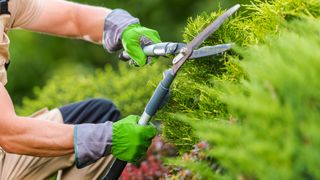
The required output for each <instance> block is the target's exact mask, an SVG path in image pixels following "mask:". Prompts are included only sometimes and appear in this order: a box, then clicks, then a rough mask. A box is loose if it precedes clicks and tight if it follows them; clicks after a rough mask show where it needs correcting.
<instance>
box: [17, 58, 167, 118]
mask: <svg viewBox="0 0 320 180" xmlns="http://www.w3.org/2000/svg"><path fill="white" fill-rule="evenodd" d="M77 69H78V68H74V67H67V70H60V71H57V72H56V75H55V76H54V77H53V78H52V79H50V80H49V81H48V83H47V85H46V86H45V87H44V88H42V89H39V88H36V89H35V95H36V98H35V99H30V98H25V99H24V100H23V105H24V106H23V107H22V108H21V107H20V108H18V112H19V113H21V114H25V115H27V114H31V113H32V112H34V111H36V110H38V109H40V108H43V107H44V106H46V107H49V108H55V107H59V106H63V105H66V104H68V103H73V102H76V101H81V100H84V99H87V98H98V97H103V98H108V99H111V100H113V101H114V102H115V104H116V105H117V106H118V108H119V109H120V110H121V112H122V115H128V114H137V115H139V114H141V113H142V112H143V109H144V106H145V104H146V103H147V102H148V99H149V97H150V96H151V94H152V91H153V89H154V87H155V85H156V84H153V83H152V82H153V81H155V82H156V83H157V81H159V80H160V79H161V71H160V70H161V69H162V68H161V65H160V64H158V65H154V66H149V67H145V68H140V69H138V68H132V67H131V68H128V67H126V66H125V64H124V63H122V64H120V67H119V69H118V70H117V71H115V70H113V69H111V67H109V66H106V68H105V69H104V70H98V71H97V72H96V73H94V74H90V73H84V72H83V70H82V69H80V70H79V69H78V70H77Z"/></svg>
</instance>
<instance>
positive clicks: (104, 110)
mask: <svg viewBox="0 0 320 180" xmlns="http://www.w3.org/2000/svg"><path fill="white" fill-rule="evenodd" d="M88 102H89V104H90V105H91V107H90V108H92V109H93V110H94V111H96V112H97V115H98V114H100V115H102V116H104V117H105V118H102V119H103V120H104V122H106V121H112V122H116V121H118V120H119V117H120V111H119V110H118V109H117V107H116V105H115V104H114V103H113V102H112V101H110V100H106V99H103V98H92V99H89V100H88Z"/></svg>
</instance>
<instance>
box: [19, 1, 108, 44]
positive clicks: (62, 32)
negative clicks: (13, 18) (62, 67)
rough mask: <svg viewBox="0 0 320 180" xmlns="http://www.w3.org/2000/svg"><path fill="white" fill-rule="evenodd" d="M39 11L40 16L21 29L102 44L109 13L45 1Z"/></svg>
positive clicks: (100, 9) (88, 6)
mask: <svg viewBox="0 0 320 180" xmlns="http://www.w3.org/2000/svg"><path fill="white" fill-rule="evenodd" d="M40 11H41V12H40V14H41V16H39V17H38V18H37V19H36V20H34V21H32V22H31V23H29V24H27V25H25V26H24V27H21V28H24V29H29V30H32V31H36V32H43V33H48V34H53V35H58V36H63V37H70V38H80V39H85V40H87V41H90V42H94V43H101V42H102V34H103V28H104V18H105V17H106V16H107V15H108V14H109V13H110V12H111V10H110V9H108V8H104V7H97V6H90V5H84V4H79V3H74V2H68V1H64V0H47V1H45V3H44V5H43V7H42V8H41V9H40Z"/></svg>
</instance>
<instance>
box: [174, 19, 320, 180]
mask: <svg viewBox="0 0 320 180" xmlns="http://www.w3.org/2000/svg"><path fill="white" fill-rule="evenodd" d="M281 32H282V33H281V34H282V35H281V36H280V38H279V39H274V40H270V41H268V45H259V46H255V47H252V48H249V49H248V50H247V52H246V53H244V60H243V62H241V67H242V68H243V69H244V71H245V72H246V73H247V74H248V77H249V78H248V79H242V80H241V83H228V82H222V84H223V85H222V88H221V90H222V93H221V98H222V100H223V102H224V103H226V105H227V107H228V109H229V112H230V114H231V115H232V118H230V119H228V120H217V119H215V118H214V117H212V119H206V120H201V121H199V120H195V119H190V122H191V123H192V125H193V127H194V128H195V129H196V134H197V135H198V136H199V137H200V138H201V139H205V140H207V142H208V143H209V144H210V146H211V147H210V148H209V149H207V150H206V151H205V152H204V155H202V156H205V157H206V160H202V161H200V162H193V161H192V160H190V161H187V162H182V161H178V162H176V163H178V164H179V165H181V164H185V167H187V168H190V169H191V170H193V172H195V173H196V174H197V175H198V176H199V177H202V178H204V179H211V178H214V177H220V178H222V177H229V178H231V179H235V178H241V179H319V178H320V173H319V167H320V154H319V149H320V134H319V131H320V124H319V119H320V91H319V88H320V81H319V77H320V52H319V49H320V36H319V35H320V20H310V19H309V20H304V21H299V22H293V23H291V24H290V25H289V26H288V27H287V28H286V29H284V30H281ZM208 159H210V160H208ZM212 164H216V166H217V164H218V166H219V167H220V168H216V169H219V171H215V170H214V169H212V168H211V171H201V169H208V168H210V167H214V166H213V165H212ZM216 166H215V167H216Z"/></svg>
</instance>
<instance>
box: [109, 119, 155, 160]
mask: <svg viewBox="0 0 320 180" xmlns="http://www.w3.org/2000/svg"><path fill="white" fill-rule="evenodd" d="M139 119H140V117H139V116H133V115H131V116H128V117H126V118H124V119H122V120H120V121H117V122H116V123H113V126H112V147H111V152H112V154H113V155H114V156H115V157H116V158H118V159H120V160H122V161H128V162H137V161H138V160H139V159H141V158H142V157H143V156H144V155H145V154H146V152H147V150H148V147H149V146H150V144H151V140H152V139H153V137H154V136H155V135H156V134H157V130H156V128H155V127H153V126H151V125H147V126H141V125H138V121H139Z"/></svg>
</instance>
